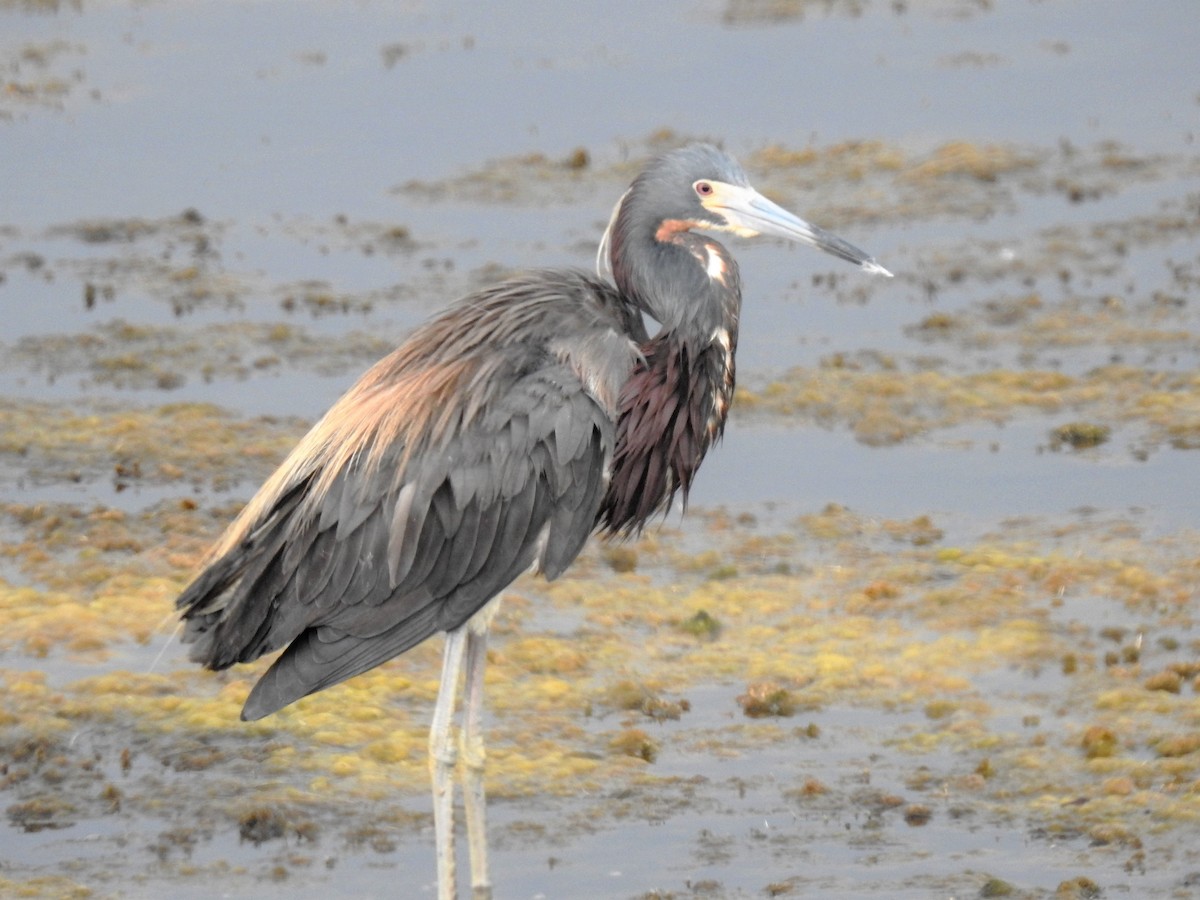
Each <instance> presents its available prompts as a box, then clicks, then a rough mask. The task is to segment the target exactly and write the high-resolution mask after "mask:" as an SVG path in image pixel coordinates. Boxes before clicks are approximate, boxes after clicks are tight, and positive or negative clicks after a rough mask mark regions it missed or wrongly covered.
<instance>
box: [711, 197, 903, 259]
mask: <svg viewBox="0 0 1200 900" xmlns="http://www.w3.org/2000/svg"><path fill="white" fill-rule="evenodd" d="M701 202H704V201H701ZM705 205H706V206H708V207H709V208H710V209H712V210H714V211H716V212H719V213H720V214H721V215H722V216H724V217H725V219H726V221H728V222H729V225H730V229H731V230H732V231H735V232H737V233H739V234H742V235H744V236H752V235H754V234H771V235H775V236H776V237H782V238H787V239H788V240H790V241H798V242H799V243H801V244H808V245H810V246H813V247H816V248H817V249H818V250H824V251H825V252H826V253H831V254H833V255H834V256H836V257H838V258H839V259H844V260H846V262H852V263H854V264H855V265H859V266H862V267H863V271H866V272H870V273H872V274H874V275H886V276H887V277H888V278H891V277H892V273H891V272H889V271H888V270H887V269H885V268H884V267H883V266H881V265H880V264H879V263H877V262H875V257H873V256H870V255H868V254H867V253H865V252H863V251H862V250H859V249H858V248H857V247H855V246H854V245H853V244H851V243H849V242H847V241H843V240H842V239H841V238H840V237H838V236H837V235H835V234H830V233H829V232H828V231H825V230H824V229H821V228H818V227H817V226H816V225H812V224H809V223H808V222H805V221H804V220H803V219H801V218H800V217H799V216H797V215H793V214H792V213H790V212H788V211H787V210H786V209H784V208H783V207H782V206H780V205H779V204H777V203H772V202H771V201H770V200H768V199H767V198H766V197H764V196H763V195H762V194H760V193H759V192H758V191H756V190H754V188H751V187H734V186H733V185H728V184H722V185H720V186H719V188H718V191H717V193H716V194H715V195H714V197H713V198H712V199H711V200H709V201H708V202H707V203H705Z"/></svg>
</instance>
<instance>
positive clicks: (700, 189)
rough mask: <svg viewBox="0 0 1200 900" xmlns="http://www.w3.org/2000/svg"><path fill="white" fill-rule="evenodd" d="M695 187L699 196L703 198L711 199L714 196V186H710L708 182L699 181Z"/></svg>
mask: <svg viewBox="0 0 1200 900" xmlns="http://www.w3.org/2000/svg"><path fill="white" fill-rule="evenodd" d="M694 187H695V188H696V193H697V194H699V195H700V196H701V197H711V196H712V193H713V186H712V185H711V184H709V183H708V182H707V181H697V182H696V184H695V185H694Z"/></svg>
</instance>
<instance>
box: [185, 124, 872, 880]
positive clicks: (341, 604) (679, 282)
mask: <svg viewBox="0 0 1200 900" xmlns="http://www.w3.org/2000/svg"><path fill="white" fill-rule="evenodd" d="M701 232H725V233H730V234H734V235H737V236H740V237H755V236H758V235H772V236H776V237H784V238H787V239H789V240H792V241H797V242H800V243H805V244H809V245H811V246H814V247H817V248H818V249H821V250H824V251H826V252H828V253H831V254H833V255H834V256H837V257H839V258H841V259H843V260H846V261H848V262H851V263H855V264H857V265H859V266H861V267H862V268H863V269H864V270H865V271H867V272H873V273H876V274H883V275H890V274H891V273H889V272H888V271H887V270H886V269H884V268H883V267H882V266H880V265H879V264H878V263H876V262H875V261H874V259H873V258H871V257H869V256H868V255H867V254H865V253H864V252H863V251H861V250H859V249H858V248H857V247H854V246H853V245H851V244H848V243H847V242H845V241H843V240H842V239H841V238H838V237H835V236H834V235H831V234H829V233H828V232H825V231H822V230H821V229H820V228H817V227H816V226H814V225H810V224H809V223H808V222H805V221H804V220H803V219H801V218H799V217H797V216H795V215H793V214H792V213H790V212H788V211H786V210H784V209H782V208H781V207H779V206H777V205H776V204H774V203H772V202H771V201H770V200H767V199H766V198H765V197H763V196H762V195H761V194H759V193H758V192H757V191H756V190H754V188H752V187H751V186H750V183H749V181H748V180H747V178H746V175H745V173H744V172H743V171H742V169H741V167H740V166H739V165H738V164H737V163H736V162H735V161H734V160H733V159H731V158H730V157H729V156H727V155H726V154H725V153H723V152H722V151H720V150H718V149H717V148H715V147H712V146H710V145H707V144H693V145H690V146H687V147H683V148H681V149H679V150H675V151H672V152H670V153H667V154H665V155H663V156H661V157H659V158H658V159H656V160H654V161H653V162H652V163H650V165H648V166H647V167H646V169H645V170H644V171H643V172H642V174H641V175H639V176H638V177H637V179H635V180H634V182H633V184H632V185H631V186H630V188H629V190H628V191H626V192H625V195H624V196H623V197H622V198H621V199H620V201H619V202H618V203H617V206H616V209H615V210H614V211H613V215H612V218H611V220H610V221H609V225H608V228H607V229H606V230H605V233H604V237H603V239H602V241H601V244H600V252H599V258H598V262H599V266H598V268H599V269H600V270H601V273H600V274H599V275H598V276H593V275H590V274H587V273H584V272H579V271H574V270H540V271H534V272H527V273H524V274H521V275H516V276H513V277H512V278H509V279H507V280H505V281H503V282H500V283H499V284H496V285H493V286H491V287H488V288H485V289H483V290H481V291H478V292H476V293H474V294H471V295H469V296H467V297H464V298H463V299H461V300H459V301H458V302H457V303H455V304H453V305H452V306H450V307H449V308H448V309H446V310H445V311H444V312H442V313H441V314H440V315H438V316H435V317H434V318H433V319H432V320H430V321H429V322H428V323H426V324H425V325H423V326H422V327H421V328H419V329H418V330H417V331H416V332H414V333H413V334H412V335H411V336H410V337H409V338H408V340H406V341H405V342H404V343H403V344H401V345H400V347H398V348H397V349H396V350H395V351H393V352H392V353H391V354H389V355H388V356H386V357H385V358H384V359H382V360H380V361H379V362H378V363H377V364H376V365H375V366H373V367H372V368H371V369H370V370H368V372H367V373H366V374H365V375H364V376H363V377H362V378H361V379H360V380H359V381H358V382H357V383H356V384H355V385H354V386H353V387H352V388H351V389H350V390H349V391H348V392H347V393H346V394H345V395H344V396H343V397H342V398H341V399H340V400H338V401H337V403H335V404H334V406H333V407H332V408H331V409H330V410H329V412H328V413H326V414H325V416H324V417H323V418H322V419H321V420H320V421H319V422H318V423H317V424H316V425H314V426H313V428H312V430H311V431H310V432H309V433H308V434H307V435H306V436H305V437H304V438H303V439H302V440H301V441H300V443H299V445H297V447H296V449H295V450H293V451H292V453H291V454H290V455H289V456H288V457H287V458H286V459H285V460H284V461H283V463H282V465H280V467H279V469H278V470H276V472H275V473H274V474H273V475H272V476H271V477H270V478H269V479H268V480H267V482H266V484H264V485H263V487H262V488H261V489H260V490H259V492H258V493H257V494H256V495H255V496H254V497H253V498H252V499H251V500H250V502H249V503H248V504H247V505H246V508H245V509H244V510H242V512H241V513H240V514H239V515H238V517H237V518H236V519H235V520H234V522H233V523H232V524H231V525H230V526H229V528H228V529H227V530H226V532H225V534H224V535H223V536H222V537H221V538H220V540H219V541H218V542H217V544H216V546H215V547H214V548H213V550H212V551H211V553H210V555H209V558H208V560H207V564H206V567H205V568H204V570H203V571H202V572H201V573H200V574H199V575H198V576H197V577H196V579H195V580H194V581H193V582H192V583H191V584H190V585H189V586H188V587H187V589H186V590H185V591H184V592H183V594H182V595H181V596H180V598H179V600H178V602H177V605H178V608H179V609H180V610H182V614H183V618H184V621H185V623H186V625H185V629H184V641H185V642H188V643H191V644H192V645H193V647H192V653H191V655H192V657H193V658H194V659H196V660H197V661H199V662H202V663H203V664H204V665H206V666H208V667H209V668H211V669H224V668H228V667H229V666H232V665H235V664H236V663H242V662H249V661H251V660H254V659H257V658H258V657H260V656H262V655H264V654H266V653H270V652H273V651H276V650H282V651H283V652H282V653H281V654H280V655H279V656H278V657H277V658H276V659H275V661H274V662H273V663H272V664H271V666H270V668H269V669H268V670H267V672H266V673H265V674H264V675H263V676H262V678H261V679H260V680H259V681H258V683H257V684H255V686H254V688H253V689H252V690H251V692H250V696H249V697H248V698H247V700H246V704H245V706H244V707H243V709H242V718H244V719H259V718H262V717H263V716H266V715H269V714H271V713H273V712H275V711H276V710H278V709H281V708H282V707H284V706H287V705H288V704H290V703H293V702H295V701H296V700H299V699H300V698H301V697H304V696H306V695H308V694H311V693H314V692H316V691H320V690H324V689H325V688H327V687H330V686H332V685H334V684H337V683H338V682H341V681H344V680H346V679H347V678H351V677H353V676H354V675H358V674H360V673H362V672H365V671H367V670H368V669H372V668H374V667H375V666H377V665H380V664H381V663H384V662H387V661H388V660H390V659H392V658H393V657H395V656H398V655H400V654H401V653H403V652H404V651H406V650H408V649H409V648H411V647H413V646H415V645H417V644H419V643H421V642H422V641H424V640H425V639H426V638H429V637H431V636H433V635H434V634H437V633H438V632H446V633H447V639H446V640H447V644H446V656H445V661H444V668H443V672H442V682H441V688H440V691H439V695H438V701H437V705H436V708H435V711H434V717H433V727H432V729H431V731H430V743H429V746H430V770H431V776H432V780H433V789H434V813H435V831H436V840H437V859H438V866H437V871H438V896H439V897H440V898H441V900H449V898H452V897H454V895H455V884H454V881H455V879H454V871H455V856H454V822H453V807H454V791H453V780H454V767H455V762H456V760H457V759H458V758H459V756H461V758H462V762H463V773H462V774H463V782H464V784H463V787H464V808H465V812H466V818H467V830H468V835H469V837H470V850H471V864H472V880H473V883H474V885H475V892H476V896H477V897H486V896H488V894H489V893H490V882H489V876H488V870H487V859H486V835H485V829H484V799H483V781H482V773H483V760H484V754H483V739H482V734H481V730H480V725H481V723H480V718H481V715H482V708H483V669H484V663H485V648H486V636H487V630H488V624H489V621H490V617H491V614H492V612H493V611H494V608H495V605H494V603H493V600H494V598H496V597H497V595H498V594H499V593H500V592H501V591H502V590H503V589H504V588H505V587H506V586H507V585H508V584H509V583H510V582H512V581H513V579H515V578H516V577H517V576H518V575H520V574H521V573H522V572H524V571H526V570H528V569H530V568H533V569H535V570H536V571H539V572H541V574H542V575H544V576H545V577H546V578H548V579H553V578H557V577H558V576H559V575H560V574H562V573H563V571H565V570H566V568H567V566H569V565H570V564H571V562H572V560H574V559H575V557H576V556H577V555H578V553H579V551H580V550H581V549H582V548H583V545H584V543H585V542H586V541H587V539H588V537H589V536H590V535H591V534H592V533H593V532H595V531H599V532H601V533H602V534H604V535H609V536H616V537H623V536H629V535H632V534H635V533H637V532H638V531H640V530H641V528H642V527H643V526H644V525H645V524H646V522H647V521H649V520H650V519H651V518H652V517H653V516H654V515H656V514H658V513H660V512H663V511H664V510H666V509H668V508H669V507H670V504H671V501H672V499H673V498H674V497H675V495H676V494H677V493H682V494H683V495H684V496H685V497H686V495H687V492H688V489H689V488H690V487H691V484H692V479H693V477H694V475H695V473H696V471H697V469H698V468H699V466H700V463H701V462H702V461H703V459H704V456H705V454H706V453H707V452H708V449H709V447H711V446H712V444H713V443H714V442H715V441H717V440H718V439H719V438H720V437H721V434H722V432H723V431H724V428H725V419H726V416H727V415H728V412H729V405H730V403H731V402H732V400H733V390H734V353H735V351H736V348H737V335H738V321H739V317H740V313H741V281H740V278H739V275H738V267H737V263H736V262H735V261H734V259H733V257H732V256H731V255H730V254H729V251H728V250H727V249H726V248H725V247H724V246H723V245H722V244H720V243H719V242H718V241H716V240H715V239H714V238H712V237H710V236H708V235H706V234H703V233H701ZM604 273H609V274H611V280H609V279H607V278H605V277H604ZM643 315H646V316H648V317H650V318H652V319H653V320H654V321H656V322H658V323H660V324H661V329H660V330H659V332H658V333H657V334H655V335H653V336H651V335H649V334H648V333H647V332H646V329H645V325H644V324H643V323H644V321H645V319H644V318H643ZM464 667H465V673H464V672H463V669H464ZM464 674H465V681H466V691H465V697H464V710H463V728H462V731H461V735H462V740H461V745H457V744H456V741H455V736H454V728H453V726H452V722H453V718H454V711H455V705H456V703H455V700H456V695H457V692H458V681H459V679H460V676H462V675H464Z"/></svg>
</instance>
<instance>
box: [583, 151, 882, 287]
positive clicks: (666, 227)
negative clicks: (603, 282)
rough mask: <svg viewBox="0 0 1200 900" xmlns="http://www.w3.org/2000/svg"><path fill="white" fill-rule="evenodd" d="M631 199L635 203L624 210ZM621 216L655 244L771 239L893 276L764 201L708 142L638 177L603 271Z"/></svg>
mask: <svg viewBox="0 0 1200 900" xmlns="http://www.w3.org/2000/svg"><path fill="white" fill-rule="evenodd" d="M631 199H634V200H635V203H636V205H633V204H630V206H628V207H627V206H626V201H627V200H631ZM623 208H624V209H623ZM619 217H625V218H627V219H629V218H632V219H633V220H634V221H624V222H623V223H622V226H623V228H625V229H631V228H634V227H638V226H641V227H643V228H648V229H649V230H650V231H651V232H652V233H653V234H654V235H655V236H656V237H657V238H658V239H659V240H662V239H663V238H664V237H666V236H669V235H671V234H673V233H677V232H679V231H684V230H691V229H693V228H695V229H702V230H708V231H720V232H727V233H730V234H735V235H737V236H739V237H746V238H752V237H758V236H759V235H771V236H774V237H782V238H786V239H788V240H790V241H796V242H798V243H802V244H808V245H810V246H812V247H816V248H817V249H818V250H824V251H825V252H826V253H831V254H833V255H834V256H837V257H839V258H840V259H844V260H846V261H847V262H851V263H854V264H855V265H859V266H862V268H863V269H864V270H866V271H868V272H872V273H875V274H879V275H886V276H888V277H891V274H892V273H891V272H889V271H888V270H887V269H885V268H884V267H883V266H881V265H879V263H877V262H875V259H874V257H872V256H870V255H869V254H867V253H865V252H863V251H862V250H860V249H858V248H857V247H855V246H853V245H852V244H850V243H848V242H846V241H844V240H842V239H841V238H839V237H837V236H836V235H833V234H830V233H829V232H827V231H824V230H823V229H821V228H818V227H817V226H815V225H811V224H809V223H808V222H806V221H804V220H803V219H801V218H800V217H799V216H797V215H795V214H794V213H790V212H788V211H787V210H786V209H784V208H783V207H781V206H779V205H778V204H776V203H773V202H772V201H770V200H768V199H767V198H766V197H764V196H763V195H762V194H760V193H759V192H758V191H756V190H755V189H754V188H753V187H751V185H750V180H749V179H748V178H747V177H746V173H745V172H744V171H743V170H742V167H741V166H740V165H738V163H737V161H736V160H734V159H733V158H732V157H731V156H729V155H728V154H727V153H725V152H724V151H722V150H720V149H718V148H717V147H714V146H712V145H711V144H689V145H688V146H686V147H681V148H679V149H678V150H673V151H671V152H670V153H666V154H664V155H663V156H660V157H659V158H658V159H656V160H654V162H652V163H651V164H650V165H649V166H648V167H647V168H646V169H645V171H644V172H642V174H641V175H639V176H638V178H637V180H636V181H635V182H634V183H633V186H632V187H631V188H630V189H629V191H627V192H626V194H625V196H624V197H622V198H621V201H620V202H619V203H618V204H617V207H616V209H614V210H613V217H612V220H611V221H610V222H609V227H608V230H607V231H606V232H605V235H604V240H603V241H602V242H601V245H600V254H599V257H598V259H597V262H598V264H600V266H601V267H611V260H610V259H609V255H610V253H611V252H612V249H613V238H612V232H613V229H614V227H615V226H616V224H617V222H618V218H619Z"/></svg>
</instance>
